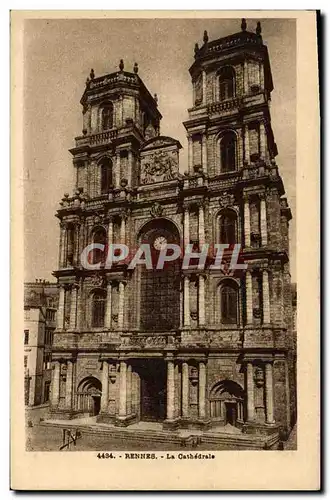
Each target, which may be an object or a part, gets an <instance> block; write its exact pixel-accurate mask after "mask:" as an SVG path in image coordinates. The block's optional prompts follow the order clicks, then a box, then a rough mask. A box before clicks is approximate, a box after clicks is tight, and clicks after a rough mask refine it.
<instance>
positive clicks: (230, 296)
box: [220, 283, 238, 325]
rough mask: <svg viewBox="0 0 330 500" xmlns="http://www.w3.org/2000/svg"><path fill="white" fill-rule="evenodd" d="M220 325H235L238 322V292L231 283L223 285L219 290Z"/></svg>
mask: <svg viewBox="0 0 330 500" xmlns="http://www.w3.org/2000/svg"><path fill="white" fill-rule="evenodd" d="M220 308H221V323H222V324H223V325H233V324H237V323H238V321H237V319H238V315H237V310H238V290H237V286H235V285H233V284H232V283H224V284H223V285H221V288H220Z"/></svg>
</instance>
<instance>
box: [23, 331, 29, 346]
mask: <svg viewBox="0 0 330 500" xmlns="http://www.w3.org/2000/svg"><path fill="white" fill-rule="evenodd" d="M28 344H29V330H24V345H28Z"/></svg>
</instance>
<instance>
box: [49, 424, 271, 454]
mask: <svg viewBox="0 0 330 500" xmlns="http://www.w3.org/2000/svg"><path fill="white" fill-rule="evenodd" d="M40 425H41V426H46V427H57V428H66V429H72V430H78V429H79V430H80V431H81V432H82V435H83V434H88V435H98V436H104V438H105V439H111V438H113V439H121V440H127V441H128V442H130V443H134V442H138V443H140V444H141V443H143V442H146V443H148V444H149V445H150V443H157V444H164V450H166V445H168V443H171V445H175V446H177V447H178V450H180V449H182V450H184V449H186V450H192V449H198V450H203V449H204V450H207V449H209V448H210V449H215V450H216V449H219V450H264V449H268V450H269V449H277V445H278V442H279V440H278V434H277V433H276V434H272V435H270V436H257V435H249V434H229V433H225V432H212V430H211V431H206V432H204V433H201V432H196V433H194V431H193V430H192V431H191V433H187V431H185V432H184V433H180V431H171V432H169V431H164V430H154V429H137V428H135V429H129V428H118V427H115V426H110V425H106V424H94V423H91V424H87V423H84V424H79V423H77V422H75V423H73V422H72V421H71V422H70V423H66V422H61V421H52V420H48V421H47V420H46V421H44V422H40ZM141 449H143V445H141Z"/></svg>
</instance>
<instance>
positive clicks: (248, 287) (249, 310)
mask: <svg viewBox="0 0 330 500" xmlns="http://www.w3.org/2000/svg"><path fill="white" fill-rule="evenodd" d="M245 294H246V323H247V324H248V325H251V324H252V323H253V304H252V276H251V272H250V271H246V275H245Z"/></svg>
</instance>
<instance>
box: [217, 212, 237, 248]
mask: <svg viewBox="0 0 330 500" xmlns="http://www.w3.org/2000/svg"><path fill="white" fill-rule="evenodd" d="M236 225H237V218H236V214H235V212H233V211H232V210H228V211H226V212H224V213H223V214H222V215H221V217H220V243H228V244H229V245H233V244H234V243H236V240H237V230H236Z"/></svg>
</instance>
